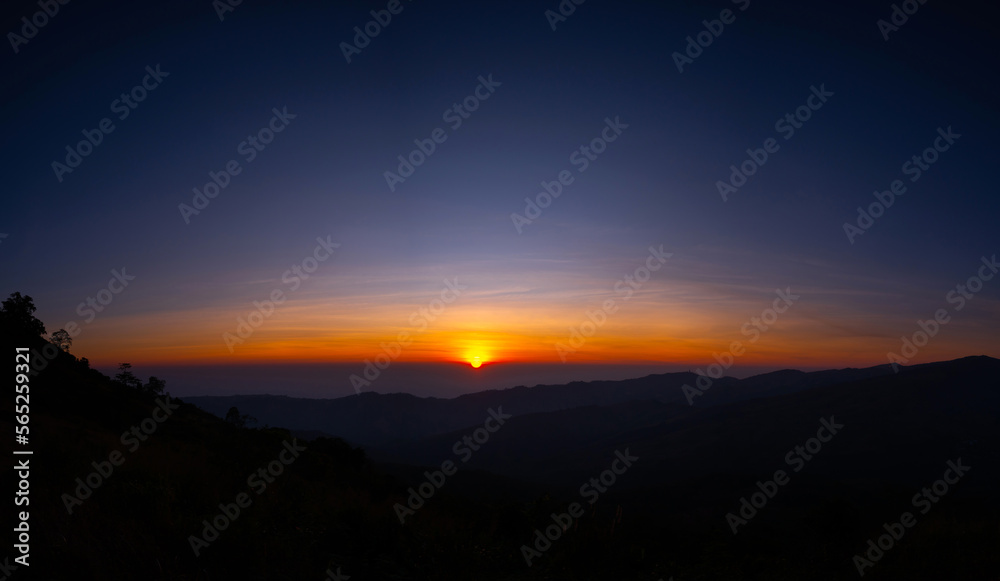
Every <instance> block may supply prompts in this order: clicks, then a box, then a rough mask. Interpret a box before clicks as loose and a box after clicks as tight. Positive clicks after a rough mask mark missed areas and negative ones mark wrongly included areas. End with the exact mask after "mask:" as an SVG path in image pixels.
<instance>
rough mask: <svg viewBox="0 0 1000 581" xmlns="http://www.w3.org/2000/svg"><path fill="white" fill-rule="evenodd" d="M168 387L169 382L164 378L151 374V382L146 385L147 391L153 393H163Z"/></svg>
mask: <svg viewBox="0 0 1000 581" xmlns="http://www.w3.org/2000/svg"><path fill="white" fill-rule="evenodd" d="M166 387H167V382H166V381H163V380H162V379H158V378H157V377H156V376H150V377H149V382H148V383H147V384H146V385H145V386H144V389H145V390H146V393H151V394H153V395H163V390H164V389H165V388H166Z"/></svg>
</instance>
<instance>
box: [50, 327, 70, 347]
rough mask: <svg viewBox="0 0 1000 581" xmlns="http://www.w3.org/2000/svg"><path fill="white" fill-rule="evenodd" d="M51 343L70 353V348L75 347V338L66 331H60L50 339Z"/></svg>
mask: <svg viewBox="0 0 1000 581" xmlns="http://www.w3.org/2000/svg"><path fill="white" fill-rule="evenodd" d="M49 343H52V344H53V345H55V346H56V347H58V348H60V349H62V350H63V351H66V352H67V353H69V348H70V347H71V346H72V345H73V338H72V337H70V336H69V333H67V332H66V329H59V330H58V331H56V332H55V333H52V336H51V337H49Z"/></svg>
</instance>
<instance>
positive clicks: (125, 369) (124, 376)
mask: <svg viewBox="0 0 1000 581" xmlns="http://www.w3.org/2000/svg"><path fill="white" fill-rule="evenodd" d="M115 380H116V381H117V382H118V383H120V384H122V385H124V386H125V387H131V388H132V389H140V388H141V387H142V380H141V379H139V378H138V377H136V376H135V374H133V373H132V364H131V363H121V364H119V365H118V375H116V376H115Z"/></svg>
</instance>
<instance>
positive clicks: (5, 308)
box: [0, 292, 45, 335]
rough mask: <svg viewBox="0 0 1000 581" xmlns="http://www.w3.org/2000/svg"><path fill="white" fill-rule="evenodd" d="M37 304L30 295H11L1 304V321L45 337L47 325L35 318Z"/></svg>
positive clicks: (17, 293) (16, 293)
mask: <svg viewBox="0 0 1000 581" xmlns="http://www.w3.org/2000/svg"><path fill="white" fill-rule="evenodd" d="M35 310H36V309H35V302H34V301H33V300H32V299H31V297H30V296H28V295H23V296H22V295H21V293H19V292H15V293H11V295H10V297H9V298H7V300H5V301H3V302H2V303H0V319H2V320H3V321H4V322H5V323H7V324H9V325H11V326H13V327H16V328H19V329H21V330H23V331H24V332H26V333H31V334H33V335H44V334H45V325H44V324H43V323H42V322H41V321H39V320H38V319H36V318H35Z"/></svg>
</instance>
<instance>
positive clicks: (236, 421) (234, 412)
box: [226, 406, 257, 428]
mask: <svg viewBox="0 0 1000 581" xmlns="http://www.w3.org/2000/svg"><path fill="white" fill-rule="evenodd" d="M226 422H228V423H230V424H232V425H234V426H236V427H237V428H245V427H247V426H249V425H252V424H256V423H257V418H255V417H252V416H249V415H247V414H240V409H239V408H238V407H236V406H233V407H231V408H229V411H228V412H226Z"/></svg>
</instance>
